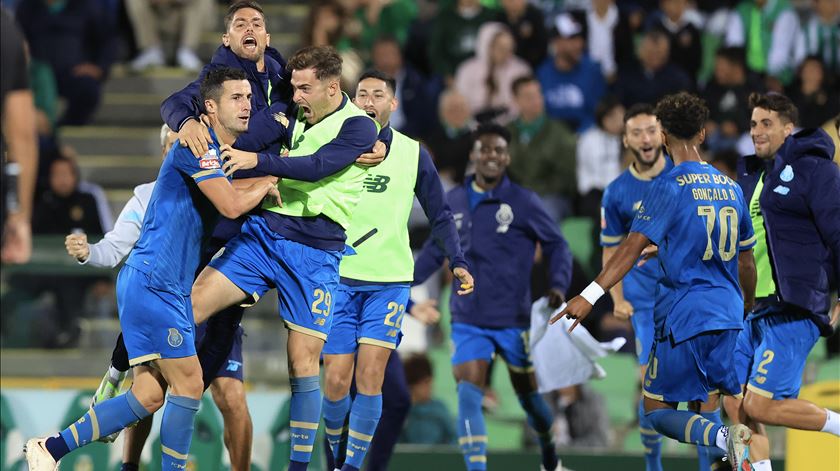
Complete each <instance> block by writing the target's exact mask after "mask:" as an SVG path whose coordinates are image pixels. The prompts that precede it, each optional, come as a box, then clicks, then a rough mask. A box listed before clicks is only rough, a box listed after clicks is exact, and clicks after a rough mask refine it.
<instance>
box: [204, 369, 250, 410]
mask: <svg viewBox="0 0 840 471" xmlns="http://www.w3.org/2000/svg"><path fill="white" fill-rule="evenodd" d="M210 392H211V394H212V395H213V402H215V403H216V407H218V408H219V412H221V413H222V415H223V416H226V417H227V416H234V415H238V414H242V413H243V412H247V411H248V403H247V401H246V398H245V384H244V383H243V382H242V381H240V380H238V379H236V378H231V377H227V376H220V377H218V378H216V379H214V380H213V382H212V383H210Z"/></svg>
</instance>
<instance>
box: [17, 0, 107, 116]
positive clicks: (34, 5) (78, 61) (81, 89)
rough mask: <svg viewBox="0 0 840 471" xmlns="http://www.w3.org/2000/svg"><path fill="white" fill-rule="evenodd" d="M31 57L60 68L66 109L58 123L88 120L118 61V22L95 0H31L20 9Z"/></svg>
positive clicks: (58, 73)
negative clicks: (113, 64)
mask: <svg viewBox="0 0 840 471" xmlns="http://www.w3.org/2000/svg"><path fill="white" fill-rule="evenodd" d="M17 19H18V21H19V22H20V25H21V28H22V29H23V32H24V35H25V36H26V39H27V41H28V42H29V46H30V48H31V51H32V57H34V58H35V59H39V60H42V61H44V62H46V63H48V64H49V65H50V66H51V67H52V68H53V71H54V72H55V77H56V80H57V83H58V93H59V94H60V95H61V96H62V97H63V98H65V99H66V100H67V109H66V110H65V112H64V115H63V116H62V117H61V118H60V119H59V121H58V125H59V126H61V125H82V124H87V123H88V122H90V121H91V119H92V118H93V114H94V113H95V112H96V108H97V107H98V106H99V100H100V97H101V94H102V84H103V82H104V81H105V79H106V78H107V76H108V70H109V69H110V67H111V63H112V62H113V60H114V52H115V51H114V49H115V45H116V40H115V36H114V31H113V25H112V24H111V22H110V21H109V20H108V19H107V17H106V15H104V14H103V13H102V11H101V9H100V8H99V7H98V4H97V3H96V2H95V1H94V0H66V1H59V0H28V1H25V2H21V3H20V4H19V5H18V9H17Z"/></svg>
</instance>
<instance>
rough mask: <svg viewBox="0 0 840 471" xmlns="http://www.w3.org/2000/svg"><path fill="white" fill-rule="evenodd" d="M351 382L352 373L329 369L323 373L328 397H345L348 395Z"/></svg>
mask: <svg viewBox="0 0 840 471" xmlns="http://www.w3.org/2000/svg"><path fill="white" fill-rule="evenodd" d="M352 382H353V373H352V372H350V371H344V370H343V369H342V370H340V369H339V368H329V369H326V371H325V373H324V385H325V389H326V392H327V396H329V397H344V396H346V395H347V394H349V393H350V383H352Z"/></svg>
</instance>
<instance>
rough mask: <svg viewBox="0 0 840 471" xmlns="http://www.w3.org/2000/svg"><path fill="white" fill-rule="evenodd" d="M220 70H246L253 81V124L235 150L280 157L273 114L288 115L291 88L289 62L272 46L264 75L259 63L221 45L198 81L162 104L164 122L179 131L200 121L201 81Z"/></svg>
mask: <svg viewBox="0 0 840 471" xmlns="http://www.w3.org/2000/svg"><path fill="white" fill-rule="evenodd" d="M219 67H232V68H234V69H241V70H244V71H245V75H247V76H248V81H249V82H251V92H252V95H251V121H250V122H249V123H248V131H247V132H245V133H243V134H242V135H240V136H239V138H237V139H236V143H235V144H234V147H236V148H237V149H240V150H245V151H249V152H260V151H265V152H271V153H272V154H279V153H280V141H279V136H278V135H277V132H276V124H275V122H274V116H273V115H274V113H285V112H286V109H287V108H288V104H289V102H290V101H291V85H290V84H289V79H288V76H287V75H286V72H285V68H286V60H285V59H284V58H283V56H282V55H280V53H279V52H277V50H276V49H274V48H272V47H266V48H265V72H258V71H257V64H256V63H254V62H251V61H249V60H247V59H242V58H241V57H239V56H237V55H236V54H234V53H233V51H231V49H230V48H229V47H225V46H219V48H218V49H216V52H215V53H214V54H213V59H212V60H211V61H210V63H209V64H207V65H205V66H204V69H202V71H201V74H199V76H198V79H196V80H195V81H194V82H192V83H190V84H189V85H187V86H186V87H184V88H183V89H182V90H179V91H177V92H175V93H173V94H172V95H170V96H169V97H168V98H167V99H166V100H164V101H163V103H161V105H160V115H161V117H162V118H163V121H164V122H165V123H166V124H167V125H168V126H169V127H170V128H171V129H173V130H175V131H177V130H179V129H181V126H183V124H184V122H185V121H187V120H188V119H197V118H198V116H199V115H201V113H204V102H203V101H202V100H201V93H200V92H199V89H200V87H201V81H202V80H204V76H205V75H206V74H207V72H208V71H210V70H213V69H215V68H219ZM269 84H270V86H269Z"/></svg>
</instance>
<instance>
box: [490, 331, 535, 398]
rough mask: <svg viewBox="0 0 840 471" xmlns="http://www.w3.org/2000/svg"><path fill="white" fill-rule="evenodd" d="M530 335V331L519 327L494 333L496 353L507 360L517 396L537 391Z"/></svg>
mask: <svg viewBox="0 0 840 471" xmlns="http://www.w3.org/2000/svg"><path fill="white" fill-rule="evenodd" d="M529 334H530V331H529V330H528V329H525V328H518V327H517V328H508V329H498V330H495V331H494V333H493V342H494V344H495V348H496V352H497V353H498V354H499V355H501V357H502V358H503V359H504V360H505V363H506V364H507V367H508V373H509V374H510V380H511V384H512V385H513V389H514V391H516V393H517V394H529V393H532V392H534V391H536V390H537V379H536V376H535V375H534V363H533V361H532V359H531V340H530V335H529Z"/></svg>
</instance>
